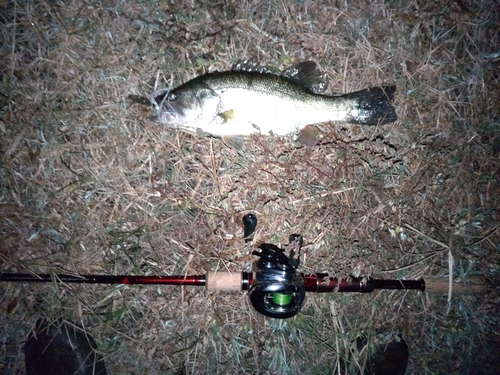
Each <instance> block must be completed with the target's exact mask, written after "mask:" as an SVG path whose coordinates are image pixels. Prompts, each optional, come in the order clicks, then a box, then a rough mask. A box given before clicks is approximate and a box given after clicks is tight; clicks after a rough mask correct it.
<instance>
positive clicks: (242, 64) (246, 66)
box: [231, 60, 281, 76]
mask: <svg viewBox="0 0 500 375" xmlns="http://www.w3.org/2000/svg"><path fill="white" fill-rule="evenodd" d="M231 70H232V71H233V72H250V73H261V74H264V73H265V74H274V75H277V76H278V75H280V73H281V72H280V71H279V70H278V69H274V68H271V67H269V66H266V65H260V64H259V63H258V62H255V61H251V60H239V61H238V62H237V63H236V64H234V65H233V67H232V68H231Z"/></svg>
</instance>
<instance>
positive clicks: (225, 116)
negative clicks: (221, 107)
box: [217, 109, 235, 124]
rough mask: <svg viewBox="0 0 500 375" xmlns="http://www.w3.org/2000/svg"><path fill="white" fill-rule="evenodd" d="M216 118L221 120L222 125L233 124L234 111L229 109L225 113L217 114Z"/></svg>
mask: <svg viewBox="0 0 500 375" xmlns="http://www.w3.org/2000/svg"><path fill="white" fill-rule="evenodd" d="M217 116H219V117H220V119H221V120H222V124H227V123H228V122H233V121H234V118H235V113H234V109H229V110H227V111H224V112H221V113H219V114H218V115H217Z"/></svg>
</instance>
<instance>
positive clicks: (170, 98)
mask: <svg viewBox="0 0 500 375" xmlns="http://www.w3.org/2000/svg"><path fill="white" fill-rule="evenodd" d="M176 100H177V95H176V94H175V92H171V93H170V94H168V101H169V102H175V101H176Z"/></svg>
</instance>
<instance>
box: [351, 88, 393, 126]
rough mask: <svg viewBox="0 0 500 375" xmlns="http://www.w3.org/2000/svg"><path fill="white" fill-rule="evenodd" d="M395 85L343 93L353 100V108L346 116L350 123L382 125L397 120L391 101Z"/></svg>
mask: <svg viewBox="0 0 500 375" xmlns="http://www.w3.org/2000/svg"><path fill="white" fill-rule="evenodd" d="M395 91H396V86H381V87H371V88H369V89H364V90H360V91H356V92H352V93H349V94H347V95H345V97H346V98H347V99H351V100H353V101H354V108H353V109H352V111H351V113H350V114H349V115H348V117H347V119H346V120H347V122H349V123H351V124H364V125H382V124H388V123H390V122H394V121H396V120H397V115H396V110H395V109H394V107H393V106H392V104H391V102H392V100H393V98H394V92H395Z"/></svg>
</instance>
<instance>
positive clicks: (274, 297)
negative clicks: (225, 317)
mask: <svg viewBox="0 0 500 375" xmlns="http://www.w3.org/2000/svg"><path fill="white" fill-rule="evenodd" d="M292 238H293V240H294V241H296V240H298V241H300V243H301V242H302V237H300V236H296V235H292V236H291V237H290V239H291V241H292ZM259 248H260V249H261V251H260V252H258V251H254V252H253V254H254V255H257V256H259V257H260V259H259V260H258V261H256V262H254V264H253V271H254V279H253V282H252V286H251V287H250V289H249V291H248V295H249V298H250V302H251V303H252V306H253V307H254V309H255V310H257V311H258V312H260V313H261V314H264V315H266V316H269V317H272V318H277V319H286V318H291V317H292V316H295V315H297V313H298V312H299V311H300V309H301V308H302V304H303V303H304V300H305V295H306V292H305V287H304V278H303V276H302V275H300V274H298V273H297V272H296V271H295V270H296V268H297V266H298V259H293V256H294V251H293V250H292V251H291V255H290V258H288V257H287V256H286V255H285V254H284V250H282V249H280V248H279V247H277V246H276V245H272V244H262V245H261V246H260V247H259Z"/></svg>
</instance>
